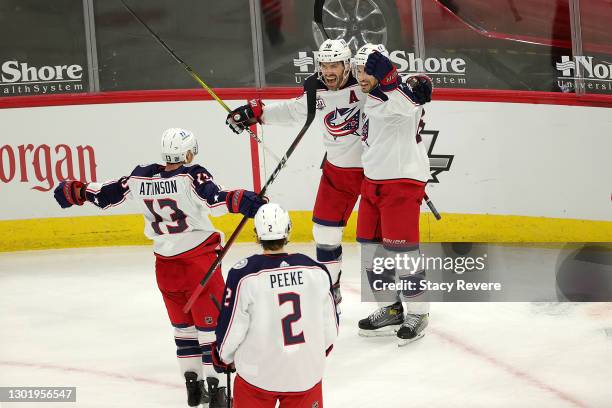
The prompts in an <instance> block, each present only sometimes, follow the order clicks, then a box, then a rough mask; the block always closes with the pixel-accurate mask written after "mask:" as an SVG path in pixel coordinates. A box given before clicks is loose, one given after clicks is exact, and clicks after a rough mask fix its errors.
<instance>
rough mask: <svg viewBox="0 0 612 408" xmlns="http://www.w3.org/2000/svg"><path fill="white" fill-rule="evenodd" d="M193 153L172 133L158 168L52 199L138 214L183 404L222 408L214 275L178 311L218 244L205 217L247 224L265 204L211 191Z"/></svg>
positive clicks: (69, 188)
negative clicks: (128, 208)
mask: <svg viewBox="0 0 612 408" xmlns="http://www.w3.org/2000/svg"><path fill="white" fill-rule="evenodd" d="M197 153H198V142H197V140H196V138H195V136H194V135H193V133H192V132H190V131H188V130H185V129H178V128H171V129H168V130H166V131H165V132H164V133H163V135H162V139H161V157H162V159H163V161H164V164H150V165H146V166H137V167H136V168H135V169H134V170H133V171H132V173H131V174H130V175H129V176H125V177H121V178H120V179H119V180H116V181H109V182H106V183H103V184H101V183H83V182H81V181H76V180H67V181H63V182H62V183H60V185H59V186H58V187H57V188H56V189H55V199H56V200H57V202H58V203H59V205H60V206H61V207H62V208H68V207H71V206H72V205H83V204H84V203H85V202H86V201H88V202H89V203H91V204H93V205H95V206H97V207H100V208H102V209H107V208H110V207H114V206H116V205H119V204H121V203H123V202H124V201H125V199H126V198H131V199H133V200H134V201H135V202H136V203H137V205H138V207H139V208H140V210H141V211H142V213H143V214H144V219H145V231H144V232H145V235H146V236H147V237H148V238H150V239H152V240H153V250H154V253H155V272H156V277H157V285H158V287H159V289H160V291H161V293H162V296H163V299H164V303H165V305H166V309H167V311H168V316H169V318H170V322H171V323H172V325H173V326H174V337H175V342H176V346H177V352H176V355H177V358H178V362H179V366H180V369H181V372H182V374H183V376H184V378H185V382H186V386H187V394H188V401H187V402H188V404H189V406H198V405H199V404H200V403H204V402H209V400H210V407H211V408H213V407H214V408H222V407H223V408H224V407H226V404H227V402H226V395H225V387H219V379H218V378H217V373H216V372H215V370H214V369H213V367H212V357H211V350H212V346H211V344H212V342H213V341H214V330H215V327H216V325H217V317H218V310H217V308H216V307H215V305H214V303H213V302H212V300H211V296H214V297H216V298H217V299H219V300H220V299H221V297H222V295H223V285H224V283H223V277H222V275H221V270H220V269H217V270H216V271H215V272H214V274H213V277H212V279H211V280H210V281H209V283H208V284H207V286H206V289H205V292H204V293H203V294H202V295H201V296H200V297H199V298H198V300H197V301H196V303H195V304H194V305H193V307H192V309H191V311H190V313H189V314H185V313H183V310H182V309H183V306H185V304H186V302H187V300H188V299H189V297H190V296H191V294H192V293H193V291H194V289H196V287H197V286H198V285H199V282H200V280H201V279H202V278H203V276H204V274H205V273H206V272H207V271H208V268H209V267H210V266H211V265H212V263H213V262H214V261H215V259H216V256H217V255H216V251H218V250H219V249H220V246H221V243H222V235H221V233H220V232H219V231H217V230H216V229H215V228H214V227H213V225H212V223H211V222H210V220H209V218H208V216H209V215H213V216H218V215H222V214H225V213H227V212H231V213H241V214H244V215H247V216H249V217H253V216H254V215H255V213H256V211H257V210H258V209H259V207H261V206H262V205H263V204H264V203H265V201H264V200H262V199H259V198H258V197H257V195H256V194H255V193H254V192H252V191H245V190H226V189H224V188H223V187H221V186H220V185H218V184H216V183H215V182H214V181H213V178H212V175H211V174H210V173H209V172H208V171H207V170H206V169H205V168H204V167H202V166H199V165H192V164H191V163H192V162H193V159H194V157H195V155H196V154H197ZM204 377H206V378H207V379H206V382H207V383H208V390H206V389H205V388H204Z"/></svg>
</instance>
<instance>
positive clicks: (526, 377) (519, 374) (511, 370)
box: [342, 285, 588, 408]
mask: <svg viewBox="0 0 612 408" xmlns="http://www.w3.org/2000/svg"><path fill="white" fill-rule="evenodd" d="M345 288H346V290H347V292H350V293H354V294H357V295H361V292H360V291H359V290H358V289H355V288H354V287H350V286H348V285H344V286H343V287H342V290H345ZM427 331H428V332H430V333H432V334H435V335H436V336H438V337H441V338H442V339H444V340H446V341H447V342H448V343H450V344H451V345H453V346H455V347H456V348H459V349H461V350H463V351H464V352H466V353H468V354H472V355H474V356H476V357H479V358H481V359H482V360H485V361H487V362H489V363H491V364H492V365H494V366H495V367H497V368H499V369H501V370H503V371H505V372H506V373H508V374H510V375H512V376H514V377H516V378H519V379H521V380H523V381H525V382H527V383H529V384H531V385H532V386H534V387H536V388H539V389H540V390H542V391H547V392H550V393H551V394H554V395H555V396H557V397H558V398H559V399H561V400H563V401H566V402H568V403H570V404H572V405H574V406H576V407H580V408H588V405H586V404H585V403H584V402H582V401H579V400H577V399H576V398H574V397H572V396H571V395H569V394H567V393H565V392H563V391H560V390H558V389H556V388H555V387H553V386H552V385H548V384H546V383H545V382H543V381H541V380H539V379H537V378H535V377H534V376H532V375H530V374H528V373H526V372H525V371H523V370H520V369H518V368H516V367H513V366H512V365H510V364H508V363H505V362H503V361H501V360H499V359H498V358H495V357H493V356H491V355H489V354H487V353H485V352H483V351H481V350H479V349H477V348H476V347H473V346H471V345H469V344H467V343H465V342H463V341H461V340H459V339H458V338H456V337H455V336H453V335H451V334H449V333H445V332H444V331H442V330H439V329H434V328H429V329H427Z"/></svg>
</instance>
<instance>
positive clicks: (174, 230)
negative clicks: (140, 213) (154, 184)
mask: <svg viewBox="0 0 612 408" xmlns="http://www.w3.org/2000/svg"><path fill="white" fill-rule="evenodd" d="M156 201H157V203H158V204H159V209H160V210H163V209H164V207H169V208H170V209H171V210H172V212H171V213H170V219H169V220H164V218H163V217H162V216H161V215H159V214H158V213H157V212H156V211H155V209H154V208H153V203H155V202H156ZM144 203H145V205H146V206H147V208H148V209H149V211H151V214H153V217H155V221H153V222H152V223H151V228H153V231H155V233H156V234H157V235H163V234H164V232H163V231H162V230H161V229H160V228H159V224H160V223H162V222H164V221H165V222H176V225H166V228H167V229H168V234H178V233H179V232H183V231H185V230H186V229H187V228H188V226H187V221H185V219H186V218H187V216H186V215H185V213H184V212H183V211H181V209H180V208H178V206H177V205H176V201H174V200H173V199H171V198H160V199H158V200H144Z"/></svg>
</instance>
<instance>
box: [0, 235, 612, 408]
mask: <svg viewBox="0 0 612 408" xmlns="http://www.w3.org/2000/svg"><path fill="white" fill-rule="evenodd" d="M290 250H291V251H292V252H305V253H307V254H309V255H311V256H312V255H313V252H314V251H313V247H312V246H311V245H307V244H299V245H298V244H295V245H293V244H291V245H290ZM255 251H257V248H256V246H255V245H251V244H239V245H237V246H236V247H235V248H233V249H232V250H231V251H230V253H229V255H228V259H227V261H226V262H225V263H224V265H225V266H226V268H224V269H227V266H231V265H232V264H233V263H234V262H235V261H237V260H238V259H240V258H242V257H244V256H248V255H251V254H252V253H254V252H255ZM344 260H345V265H344V268H343V270H344V272H343V296H344V300H343V303H342V315H341V327H340V337H339V339H338V341H337V343H336V346H335V348H334V351H333V353H332V355H331V356H330V358H329V361H328V365H327V370H326V375H325V379H324V393H325V401H324V403H325V407H328V408H336V407H351V408H359V407H394V408H395V407H396V408H404V407H406V408H418V407H423V408H425V407H427V408H430V407H436V408H437V407H444V408H446V407H470V408H476V407H483V408H484V407H486V408H491V407H521V408H523V407H540V408H541V407H555V408H561V407H610V406H612V383H611V379H612V337H609V336H607V335H606V329H608V332H612V330H610V328H612V306H611V305H610V304H602V303H598V304H565V305H538V304H530V303H486V304H485V303H472V304H458V303H445V304H441V303H437V304H433V305H432V310H431V320H430V327H429V329H428V330H427V335H426V336H425V337H424V338H423V339H422V340H420V341H418V342H416V343H413V344H410V345H407V346H405V347H403V348H398V347H397V345H396V342H395V339H394V338H393V337H390V338H370V339H368V338H362V337H359V336H358V335H357V321H358V320H359V319H360V318H363V317H365V316H366V315H368V314H369V313H370V312H371V311H372V310H373V309H374V307H375V305H373V304H369V303H362V302H361V300H360V295H359V288H360V277H359V267H358V266H359V256H358V249H357V247H356V246H355V245H346V246H345V255H344ZM0 289H1V295H0V328H1V329H0V330H1V332H0V333H1V334H0V386H4V387H7V386H76V387H77V403H76V404H74V403H54V404H51V405H43V406H49V407H57V408H59V407H74V406H77V407H134V406H138V407H185V406H186V403H185V400H186V398H185V389H184V384H183V381H182V379H181V377H180V375H179V372H178V365H177V363H176V358H175V347H174V341H173V337H172V329H171V327H170V324H169V322H168V318H167V315H166V312H165V309H164V306H163V302H162V300H161V296H160V294H159V292H158V289H157V287H156V283H155V274H154V271H153V256H152V254H151V249H150V248H149V247H116V248H88V249H70V250H54V251H32V252H20V253H4V254H0ZM610 336H612V334H610ZM33 406H41V404H40V403H39V404H35V403H0V407H2V408H6V407H17V408H27V407H33Z"/></svg>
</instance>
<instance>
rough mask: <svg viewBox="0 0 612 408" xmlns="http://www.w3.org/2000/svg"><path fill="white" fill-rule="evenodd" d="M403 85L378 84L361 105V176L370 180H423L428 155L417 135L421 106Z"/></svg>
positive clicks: (427, 170) (426, 169) (419, 181)
mask: <svg viewBox="0 0 612 408" xmlns="http://www.w3.org/2000/svg"><path fill="white" fill-rule="evenodd" d="M408 95H409V89H408V88H407V85H406V84H403V83H402V84H400V86H399V87H398V88H396V89H395V90H393V91H391V92H383V91H381V90H380V88H379V87H377V88H375V89H374V90H373V91H372V92H371V93H370V94H369V95H368V99H367V102H366V104H365V107H364V115H363V130H362V133H363V135H362V139H363V144H364V150H363V155H362V162H363V171H364V174H365V176H366V177H367V178H368V179H370V180H372V181H374V182H390V181H412V182H417V183H426V182H427V181H428V180H429V178H430V175H431V172H430V169H429V157H428V156H427V150H426V148H425V144H424V143H423V142H422V140H421V137H420V135H419V126H420V122H421V116H422V115H423V107H422V106H419V105H415V104H414V102H412V100H411V99H410V97H409V96H408Z"/></svg>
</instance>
